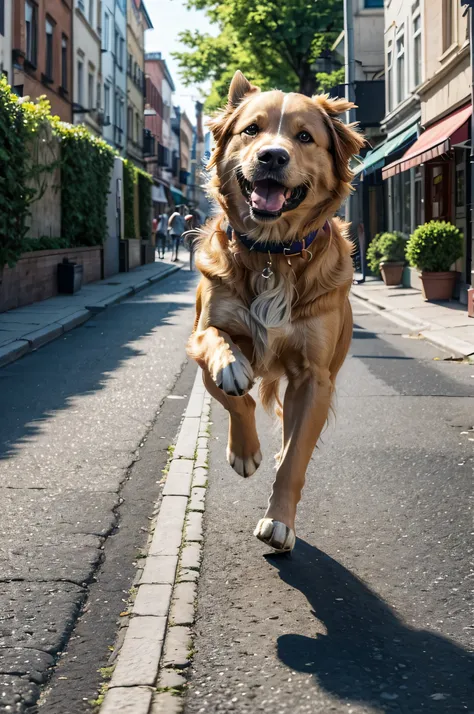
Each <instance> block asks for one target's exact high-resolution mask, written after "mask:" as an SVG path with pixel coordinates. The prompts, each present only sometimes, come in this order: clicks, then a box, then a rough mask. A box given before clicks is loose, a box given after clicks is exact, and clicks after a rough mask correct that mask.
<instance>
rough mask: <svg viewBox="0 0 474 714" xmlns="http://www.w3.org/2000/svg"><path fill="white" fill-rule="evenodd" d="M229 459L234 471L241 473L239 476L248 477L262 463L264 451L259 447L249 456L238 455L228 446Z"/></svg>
mask: <svg viewBox="0 0 474 714" xmlns="http://www.w3.org/2000/svg"><path fill="white" fill-rule="evenodd" d="M227 461H228V462H229V464H230V465H231V466H232V468H233V469H234V471H236V472H237V473H238V474H239V476H243V477H244V478H248V477H249V476H252V475H253V474H254V473H255V471H256V470H257V469H258V467H259V466H260V464H261V463H262V452H261V451H260V449H259V450H258V451H256V452H255V453H254V454H250V455H247V456H245V455H244V456H237V454H234V452H233V451H232V450H231V448H230V447H229V446H228V447H227Z"/></svg>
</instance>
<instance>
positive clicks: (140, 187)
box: [123, 159, 153, 240]
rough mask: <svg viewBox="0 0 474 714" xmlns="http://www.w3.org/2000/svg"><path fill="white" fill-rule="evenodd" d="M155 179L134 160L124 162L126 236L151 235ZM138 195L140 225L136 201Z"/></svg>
mask: <svg viewBox="0 0 474 714" xmlns="http://www.w3.org/2000/svg"><path fill="white" fill-rule="evenodd" d="M152 185H153V179H152V177H151V176H150V174H148V173H147V172H146V171H142V169H139V168H137V167H136V166H135V164H134V163H133V161H130V160H129V159H125V161H124V162H123V210H124V230H125V238H143V239H144V240H149V238H150V236H151V225H150V216H151V187H152ZM137 197H138V225H137V221H136V216H137V212H136V210H135V209H136V206H135V201H136V200H137Z"/></svg>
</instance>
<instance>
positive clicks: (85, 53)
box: [72, 0, 102, 134]
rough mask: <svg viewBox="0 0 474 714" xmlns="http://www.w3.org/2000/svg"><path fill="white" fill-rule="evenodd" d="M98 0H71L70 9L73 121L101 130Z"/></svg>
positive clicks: (96, 131)
mask: <svg viewBox="0 0 474 714" xmlns="http://www.w3.org/2000/svg"><path fill="white" fill-rule="evenodd" d="M99 5H100V2H99V0H75V9H74V13H73V21H72V22H73V52H74V55H73V77H74V81H73V87H74V92H73V102H74V104H73V122H74V123H75V124H85V125H86V126H87V128H88V129H89V130H90V131H91V132H92V133H94V134H101V133H102V116H101V114H100V108H101V89H102V87H101V85H102V79H101V40H100V34H99V33H100V7H99Z"/></svg>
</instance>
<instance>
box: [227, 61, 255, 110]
mask: <svg viewBox="0 0 474 714" xmlns="http://www.w3.org/2000/svg"><path fill="white" fill-rule="evenodd" d="M259 91H260V90H259V88H258V87H255V86H254V85H253V84H250V82H249V81H248V79H247V78H246V77H244V75H243V74H242V72H241V71H240V69H238V70H237V72H236V73H235V74H234V76H233V77H232V82H231V83H230V87H229V107H237V106H238V105H239V104H240V102H241V101H242V99H243V98H244V97H245V96H247V94H253V93H254V92H259Z"/></svg>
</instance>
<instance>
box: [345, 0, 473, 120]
mask: <svg viewBox="0 0 474 714" xmlns="http://www.w3.org/2000/svg"><path fill="white" fill-rule="evenodd" d="M472 2H474V0H472ZM344 68H345V79H344V81H345V84H346V99H347V100H348V101H349V102H353V103H354V102H355V87H354V82H355V57H354V10H353V7H352V0H344ZM354 121H355V109H349V111H348V112H347V123H348V124H350V123H352V122H354Z"/></svg>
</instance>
